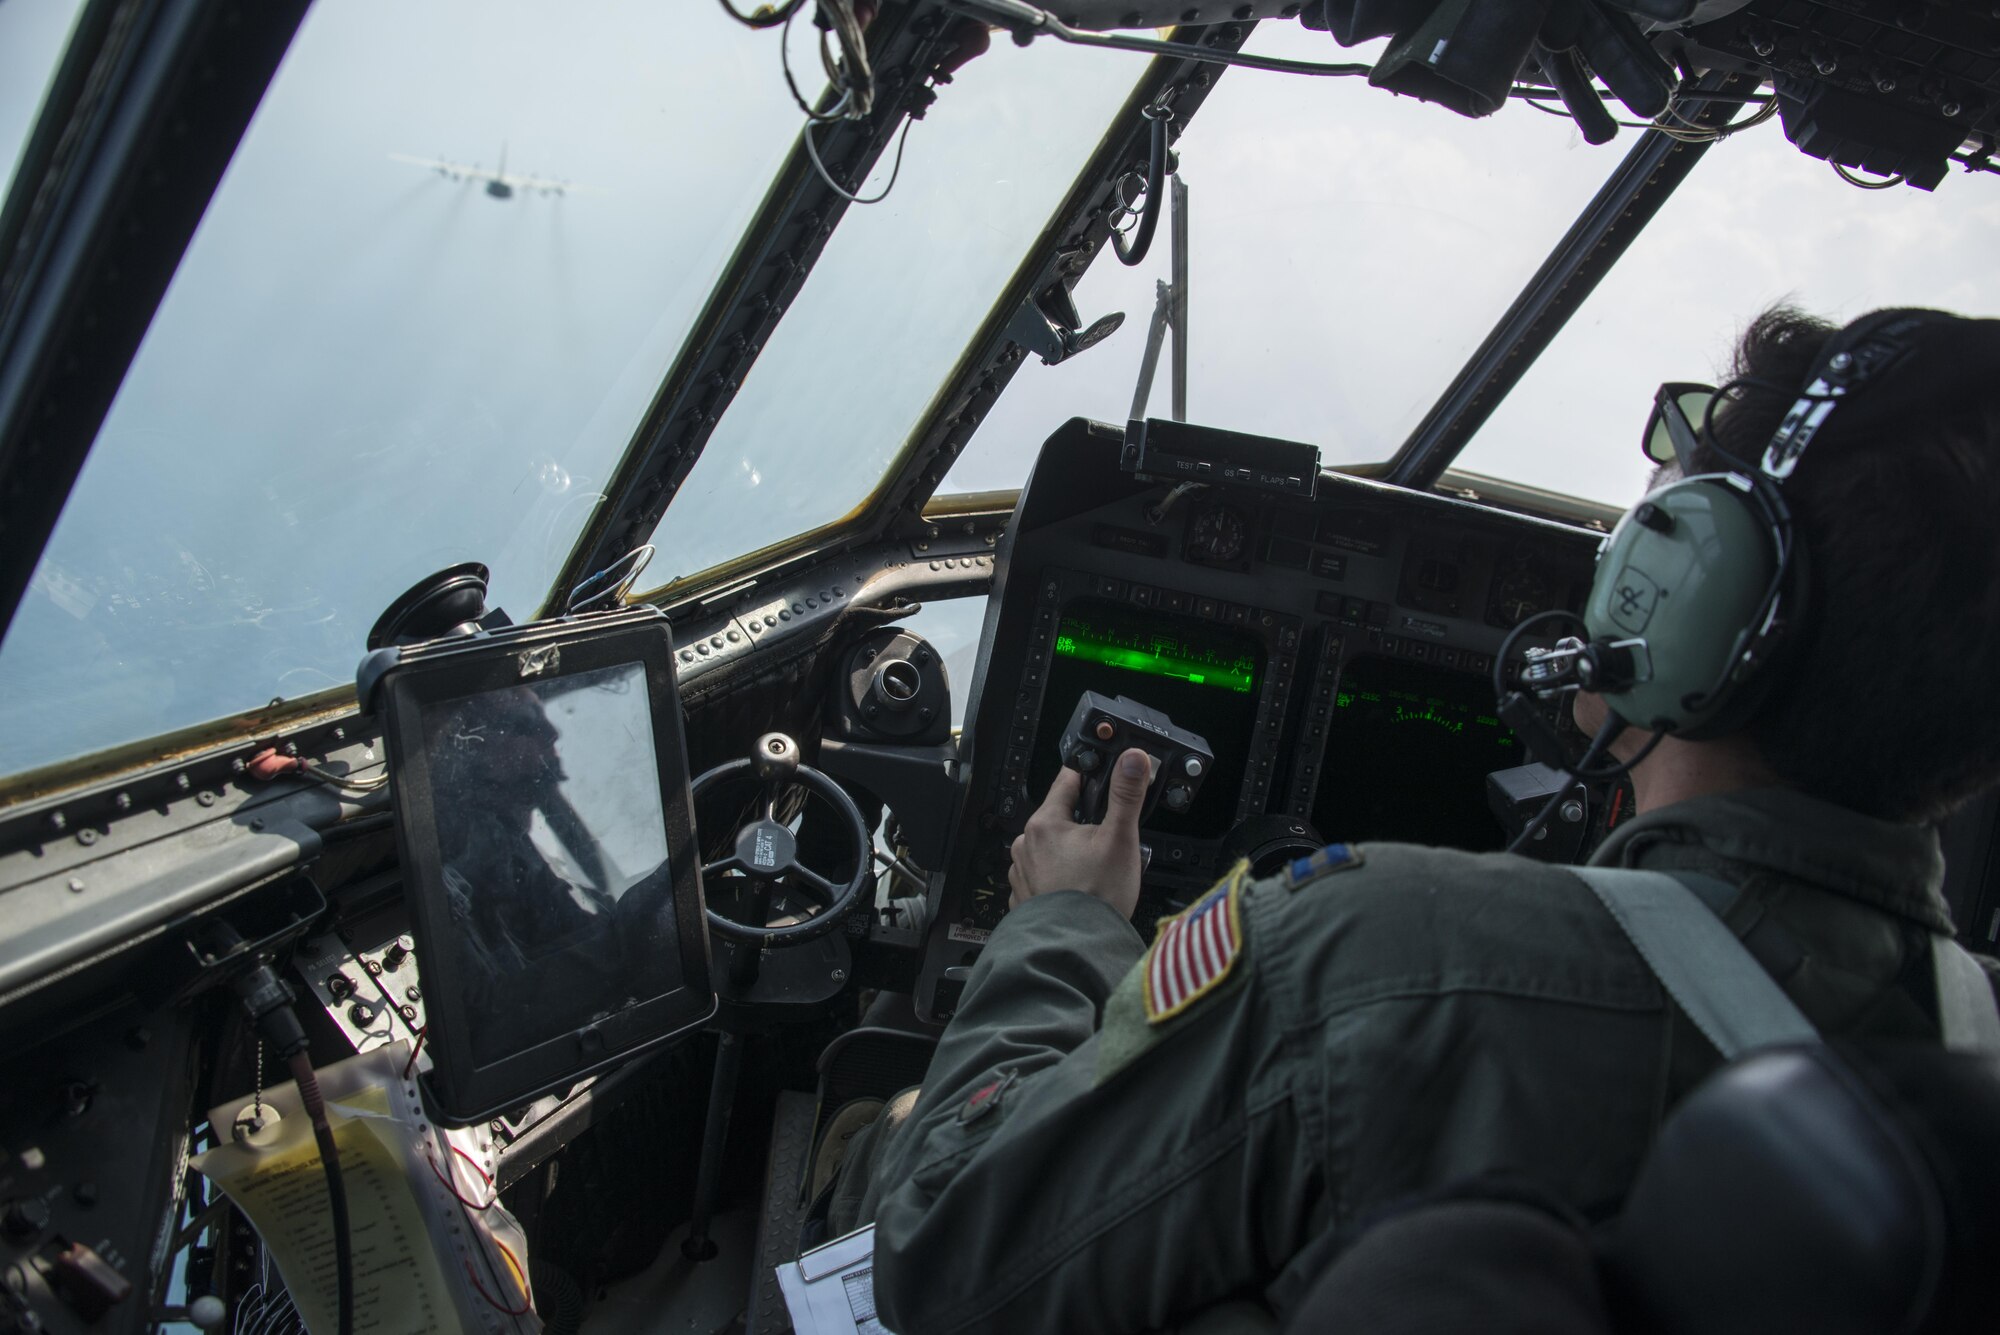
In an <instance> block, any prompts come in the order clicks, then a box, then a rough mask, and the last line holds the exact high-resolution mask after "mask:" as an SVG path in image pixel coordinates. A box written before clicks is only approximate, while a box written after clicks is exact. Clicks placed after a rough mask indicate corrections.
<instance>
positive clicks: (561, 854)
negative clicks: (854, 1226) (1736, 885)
mask: <svg viewBox="0 0 2000 1335" xmlns="http://www.w3.org/2000/svg"><path fill="white" fill-rule="evenodd" d="M1468 8H1469V7H1468V6H1465V5H1451V4H1437V5H1433V4H1430V3H1420V2H1418V0H1412V2H1411V3H1408V4H1402V5H1380V6H1374V5H1367V4H1355V3H1351V2H1343V0H1313V3H1309V4H1299V3H1282V4H1281V3H1278V2H1277V0H1256V2H1255V3H1245V4H1241V5H1231V4H1227V3H1213V4H1202V5H1191V4H1189V3H1188V0H1176V3H1174V4H1171V5H1167V4H1160V3H1155V2H1154V0H1118V3H1116V4H1112V3H1109V0H1073V2H1072V3H1071V4H1069V5H1068V7H1067V8H1066V9H1065V8H1064V7H1061V6H1058V7H1056V8H1054V9H1048V8H1044V7H1041V6H1039V5H1037V4H1031V3H1023V2H1022V0H771V3H766V4H763V5H761V6H759V7H756V8H754V9H753V8H748V7H746V0H719V5H718V4H717V3H698V4H685V5H671V6H669V5H660V4H650V5H649V4H643V3H637V2H636V0H635V2H634V3H630V4H609V5H604V6H593V7H592V8H591V10H590V12H589V13H587V14H586V13H583V12H577V11H575V10H574V9H573V7H563V6H556V5H547V4H538V3H533V0H520V3H512V4H506V5H492V4H488V3H483V2H481V3H473V2H472V0H464V2H463V3H456V2H454V3H439V4H436V5H426V6H421V7H414V8H412V7H403V8H400V9H394V10H392V9H390V8H386V7H383V6H379V5H369V4H365V3H361V2H360V0H317V3H308V2H307V0H260V2H259V3H256V4H245V3H241V0H0V72H4V76H5V77H4V78H0V83H5V84H7V85H9V87H8V88H7V89H5V90H0V171H5V172H6V173H7V174H4V175H0V180H4V181H5V182H6V184H7V191H6V195H5V204H4V211H0V534H4V541H0V628H4V631H5V639H4V640H0V1070H4V1072H5V1080H4V1092H0V1335H10V1333H11V1332H35V1331H47V1332H56V1333H58V1335H69V1333H70V1332H83V1331H93V1330H94V1331H119V1332H124V1331H131V1332H140V1331H146V1332H151V1331H175V1332H181V1331H189V1330H201V1331H218V1330H221V1331H231V1332H237V1333H238V1335H248V1333H249V1332H260V1333H264V1332H288V1331H304V1330H308V1329H310V1330H311V1331H313V1332H315V1335H334V1332H335V1331H339V1332H341V1335H345V1332H347V1331H348V1330H350V1329H352V1330H363V1329H372V1330H412V1331H415V1330H461V1329H463V1330H474V1329H478V1330H493V1331H500V1330H512V1329H523V1330H534V1329H542V1328H546V1329H548V1330H550V1331H552V1332H569V1331H586V1332H604V1333H605V1335H617V1333H619V1332H642V1331H656V1330H657V1331H666V1330H674V1331H694V1332H725V1331H745V1332H756V1333H757V1335H770V1333H773V1332H781V1331H786V1330H790V1329H792V1328H793V1317H792V1315H791V1313H790V1311H789V1310H788V1308H787V1305H786V1302H785V1297H784V1294H783V1293H782V1292H781V1286H780V1283H779V1279H778V1274H779V1271H780V1269H781V1268H782V1267H783V1266H785V1265H786V1264H787V1263H790V1262H793V1261H796V1259H797V1258H798V1256H799V1253H800V1244H801V1225H802V1222H803V1220H804V1217H805V1213H806V1211H807V1207H808V1206H809V1204H810V1203H811V1197H812V1195H813V1194H814V1193H813V1190H812V1188H813V1182H812V1173H813V1157H814V1148H815V1146H816V1144H817V1143H818V1141H819V1139H820V1137H821V1135H822V1134H823V1133H824V1131H825V1129H826V1127H827V1124H828V1122H829V1120H830V1118H831V1116H832V1114H833V1112H834V1111H835V1110H836V1109H837V1108H838V1107H839V1106H840V1105H841V1104H842V1103H843V1102H844V1101H845V1100H846V1099H848V1098H850V1097H852V1096H853V1095H854V1094H856V1093H861V1092H872V1093H876V1094H878V1095H886V1094H889V1093H893V1092H895V1091H896V1090H897V1089H901V1088H903V1087H905V1086H908V1085H912V1084H916V1083H918V1082H919V1081H920V1080H921V1078H922V1074H923V1070H924V1066H925V1061H926V1058H927V1056H928V1052H929V1048H930V1045H931V1044H932V1043H933V1042H934V1041H935V1037H936V1035H937V1034H938V1032H940V1030H941V1029H942V1027H943V1026H944V1025H946V1024H947V1023H948V1022H949V1021H950V1020H951V1018H952V1016H953V1014H954V1013H955V1011H956V1009H957V1006H958V1002H959V999H960V996H961V994H962V993H963V991H964V989H965V986H966V982H967V979H968V978H969V977H970V974H971V971H972V969H973V967H974V966H975V965H976V964H977V962H978V960H979V958H980V955H981V952H982V949H983V948H984V946H985V944H986V942H987V941H988V939H989V937H990V936H991V935H992V933H993V931H994V930H995V928H996V927H997V926H998V925H999V923H1000V922H1001V920H1002V918H1003V917H1004V916H1005V914H1006V913H1007V912H1008V900H1009V881H1008V868H1009V852H1008V849H1009V844H1010V841H1011V840H1012V839H1013V838H1015V837H1016V836H1018V835H1019V834H1020V833H1021V831H1022V830H1023V828H1024V826H1025V824H1026V821H1027V820H1028V817H1029V816H1030V814H1031V813H1032V812H1033V811H1034V810H1035V809H1036V807H1037V806H1038V805H1039V804H1040V802H1041V800H1042V797H1043V794H1044V793H1046V792H1047V791H1048V788H1049V786H1050V783H1051V782H1052V780H1053V779H1054V778H1055V776H1056V775H1057V773H1058V772H1059V771H1060V770H1061V769H1062V767H1064V766H1065V765H1068V766H1069V767H1071V768H1073V769H1077V770H1079V771H1081V772H1082V773H1083V774H1084V776H1085V779H1084V782H1085V789H1084V791H1085V792H1086V794H1087V795H1088V794H1089V793H1090V792H1091V791H1092V790H1091V787H1090V784H1091V782H1092V779H1091V776H1092V774H1093V773H1094V772H1095V771H1097V770H1099V769H1101V768H1102V767H1103V766H1105V765H1106V764H1108V763H1109V758H1110V757H1111V756H1114V755H1115V754H1116V746H1117V745H1121V744H1123V743H1124V742H1126V741H1134V740H1136V741H1138V742H1139V743H1140V744H1142V745H1144V746H1145V747H1146V748H1147V749H1148V750H1150V751H1152V752H1153V753H1154V755H1155V757H1156V759H1157V760H1158V761H1159V762H1160V763H1159V764H1158V765H1157V766H1156V768H1155V772H1154V773H1155V777H1154V780H1153V783H1152V787H1151V789H1150V791H1149V795H1148V808H1147V811H1148V814H1147V816H1146V818H1145V821H1144V823H1143V827H1142V834H1143V839H1144V872H1143V878H1142V890H1141V898H1140V904H1139V908H1138V911H1137V913H1136V914H1135V916H1134V921H1135V924H1136V925H1137V926H1138V928H1139V930H1140V932H1141V934H1142V935H1144V936H1148V937H1150V935H1151V933H1152V931H1153V927H1154V924H1155V923H1156V922H1158V921H1159V920H1160V919H1161V918H1162V917H1164V916H1166V915H1170V914H1174V913H1178V912H1179V911H1181V910H1183V909H1185V908H1187V907H1188V906H1189V904H1190V903H1191V902H1193V901H1194V900H1195V899H1196V898H1197V897H1199V896H1200V895H1201V894H1202V892H1203V891H1204V890H1206V889H1207V888H1208V887H1209V886H1210V885H1212V884H1214V883H1215V882H1216V881H1217V879H1218V878H1219V877H1221V876H1223V875H1225V874H1226V873H1228V872H1229V871H1230V869H1231V868H1232V867H1234V866H1236V865H1237V864H1238V863H1239V861H1240V860H1245V859H1247V860H1248V862H1249V864H1250V867H1251V869H1252V872H1253V873H1254V874H1258V875H1264V874H1269V873H1272V872H1274V871H1277V870H1279V869H1281V868H1283V867H1285V866H1287V865H1288V864H1290V863H1292V862H1293V861H1294V860H1296V859H1299V858H1302V857H1309V856H1310V855H1311V854H1312V853H1313V852H1314V850H1316V849H1319V848H1320V847H1321V846H1322V845H1325V844H1327V843H1329V842H1332V841H1342V842H1350V843H1354V842H1358V843H1362V844H1366V843H1368V842H1382V841H1400V842H1413V843H1422V844H1433V845H1440V846H1444V847H1449V848H1459V849H1467V850H1478V851H1485V850H1498V849H1501V848H1503V847H1506V846H1507V845H1509V844H1510V843H1513V842H1517V841H1519V842H1520V843H1521V846H1522V848H1523V851H1525V852H1526V853H1527V854H1528V855H1529V856H1532V857H1536V858H1541V859H1544V860H1547V861H1551V862H1560V863H1574V862H1579V861H1581V860H1583V859H1584V858H1586V857H1587V856H1588V855H1589V853H1590V851H1591V850H1592V849H1593V848H1594V847H1596V845H1597V844H1598V843H1599V842H1600V841H1601V840H1602V839H1603V838H1604V837H1605V836H1606V835H1607V834H1608V833H1609V832H1610V831H1612V830H1614V829H1615V828H1617V827H1618V825H1619V824H1620V823H1621V822H1623V821H1624V820H1626V819H1628V818H1629V817H1630V816H1631V814H1632V807H1633V799H1632V794H1631V791H1630V786H1629V783H1628V782H1625V781H1623V780H1612V781H1609V782H1605V783H1592V784H1584V785H1581V786H1578V787H1577V788H1576V789H1575V790H1574V791H1572V790H1571V789H1570V788H1569V786H1568V785H1567V783H1566V782H1565V781H1564V780H1563V776H1561V775H1560V774H1559V773H1557V772H1556V771H1553V770H1551V769H1549V768H1548V767H1547V766H1546V765H1539V764H1537V762H1536V760H1535V757H1534V755H1533V754H1531V748H1530V747H1529V746H1528V745H1526V744H1525V742H1524V740H1523V738H1522V736H1521V735H1520V733H1519V730H1518V729H1516V728H1515V727H1511V726H1509V724H1508V722H1506V721H1504V720H1503V719H1502V717H1501V716H1500V710H1499V707H1498V704H1497V699H1498V697H1497V695H1496V689H1495V688H1496V682H1504V681H1506V680H1510V679H1511V678H1510V677H1509V674H1510V673H1512V672H1515V671H1516V670H1518V668H1519V666H1520V664H1521V663H1522V662H1523V661H1524V659H1525V656H1526V655H1527V654H1528V653H1529V652H1530V651H1533V650H1537V649H1544V648H1547V647H1548V646H1550V645H1552V644H1553V643H1554V642H1555V640H1556V638H1557V636H1558V635H1559V634H1560V629H1559V628H1560V625H1561V615H1560V614H1564V613H1567V614H1571V615H1580V614H1581V612H1582V610H1583V606H1584V602H1585V599H1586V596H1587V595H1588V593H1589V591H1590V587H1591V580H1592V572H1593V566H1594V562H1595V559H1596V555H1597V552H1598V549H1599V545H1600V543H1601V542H1602V541H1603V539H1604V537H1605V535H1606V534H1607V533H1608V532H1609V531H1610V529H1611V527H1612V526H1613V525H1614V524H1615V523H1616V522H1617V520H1618V517H1619V515H1620V514H1621V512H1622V511H1623V510H1624V508H1625V507H1626V506H1627V505H1628V504H1630V503H1631V502H1633V501H1635V500H1637V499H1638V497H1639V496H1640V495H1641V494H1642V493H1643V492H1644V491H1645V490H1646V487H1647V483H1648V478H1649V476H1650V475H1651V470H1652V469H1653V467H1654V462H1653V461H1651V460H1649V459H1647V458H1646V457H1645V456H1644V454H1643V452H1642V451H1641V450H1639V449H1637V448H1634V447H1635V446H1636V445H1637V444H1638V443H1639V441H1638V437H1639V436H1640V434H1641V433H1640V429H1639V428H1640V426H1641V424H1642V422H1643V421H1644V418H1645V414H1646V409H1647V405H1648V403H1649V402H1650V400H1651V395H1652V392H1653V386H1655V385H1657V384H1659V383H1660V382H1661V381H1663V380H1674V379H1678V378H1685V377H1687V376H1699V375H1701V374H1704V373H1705V372H1706V371H1708V370H1712V369H1714V367H1715V365H1716V362H1717V359H1719V358H1723V357H1726V355H1727V350H1728V347H1729V342H1730V339H1731V337H1732V335H1733V333H1734V331H1735V330H1736V329H1738V328H1740V326H1741V325H1742V324H1743V323H1744V322H1745V321H1747V320H1748V319H1750V318H1751V317H1752V316H1754V315H1755V314H1756V313H1757V312H1758V310H1759V309H1761V308H1762V307H1763V306H1767V305H1770V304H1772V303H1773V302H1777V301H1793V302H1796V303H1799V304H1801V305H1803V306H1806V307H1808V308H1818V309H1824V310H1827V311H1830V312H1840V313H1846V314H1850V315H1851V314H1858V313H1860V312H1862V311H1865V310H1868V309H1871V308H1873V307H1876V306H1885V305H1932V306H1938V307H1948V308H1952V309H1958V310H1965V311H1968V312H1971V313H1976V314H1986V313H1993V312H1996V311H2000V269H1996V268H1995V266H1993V265H1992V264H1991V262H1990V257H1991V256H1992V255H1993V254H1994V252H1995V248H1996V244H2000V183H1996V182H1993V181H1989V180H1987V179H1986V177H1987V176H1989V175H1992V174H1994V173H1995V172H2000V163H1996V155H2000V11H1996V10H1993V9H1992V8H1991V7H1989V6H1984V5H1970V6H1967V5H1953V4H1944V3H1933V2H1926V0H1917V2H1915V3H1904V2H1901V0H1561V2H1559V3H1553V4H1552V3H1548V2H1547V0H1507V3H1506V4H1504V5H1497V4H1496V5H1491V6H1480V7H1479V8H1481V9H1486V10H1490V11H1495V12H1498V11H1502V10H1504V11H1506V12H1508V13H1509V14H1514V13H1515V11H1518V15H1516V17H1515V18H1514V19H1512V20H1510V22H1509V23H1506V24H1499V25H1497V27H1495V28H1491V29H1489V28H1484V27H1482V28H1480V29H1479V30H1478V31H1477V32H1476V33H1468V34H1466V35H1465V39H1464V40H1463V41H1456V40H1455V39H1456V38H1457V36H1459V34H1458V31H1457V29H1455V28H1454V27H1453V26H1452V25H1453V24H1455V23H1459V22H1462V21H1465V20H1464V19H1463V11H1466V10H1467V9H1468ZM1454 15H1457V16H1458V17H1454ZM1446 52H1448V53H1449V54H1448V56H1447V55H1445V54H1441V53H1446ZM7 155H11V156H7ZM482 155H483V156H482ZM488 161H490V162H492V163H493V164H495V165H493V166H490V167H489V166H486V165H484V164H485V162H488ZM1537 619H1539V620H1537ZM1523 623H1532V624H1531V625H1529V626H1526V627H1524V625H1523ZM1517 628H1518V629H1520V630H1521V631H1523V632H1525V633H1517ZM1540 628H1546V629H1547V632H1548V633H1547V634H1542V633H1540ZM1517 721H1518V720H1517ZM1535 726H1536V727H1537V728H1539V729H1541V730H1544V732H1545V735H1546V736H1547V737H1549V738H1553V739H1554V742H1555V744H1556V745H1558V746H1560V747H1562V748H1565V749H1566V750H1567V751H1568V752H1569V754H1570V755H1571V757H1572V758H1574V757H1575V756H1576V755H1579V754H1581V753H1582V752H1583V751H1584V749H1585V747H1586V746H1587V744H1588V743H1589V741H1590V739H1589V737H1588V736H1586V735H1585V734H1584V733H1582V732H1580V731H1578V729H1577V728H1576V726H1575V724H1574V723H1573V722H1572V721H1571V719H1570V717H1569V714H1568V711H1567V709H1566V708H1565V707H1561V706H1560V705H1559V704H1557V703H1550V704H1548V705H1547V706H1546V707H1545V708H1541V709H1540V714H1539V716H1538V719H1537V721H1536V722H1535ZM1829 726H1838V721H1837V720H1830V721H1829ZM1119 739H1122V741H1121V740H1119ZM1996 828H2000V806H1996V804H1995V802H1994V801H1993V800H1991V799H1990V798H1989V799H1986V800H1982V801H1979V802H1976V803H1974V804H1972V805H1971V806H1969V807H1967V808H1965V809H1964V810H1963V811H1961V812H1960V813H1959V814H1958V815H1957V816H1955V817H1954V818H1953V819H1952V821H1951V822H1950V824H1949V825H1948V826H1947V827H1946V828H1945V830H1944V840H1945V848H1946V854H1947V865H1948V879H1947V884H1946V894H1947V897H1948V899H1949V900H1950V902H1951V905H1952V908H1953V912H1954V917H1955V919H1956V921H1957V923H1958V925H1959V930H1960V937H1961V939H1962V940H1963V941H1964V942H1965V943H1966V945H1967V946H1968V948H1971V949H1976V950H1982V951H1990V950H1991V949H1992V948H1993V947H1994V944H1995V942H1996V941H2000V852H1996V843H1995V834H1996ZM891 1014H893V1016H894V1019H893V1022H890V1021H885V1020H884V1019H883V1018H881V1017H883V1016H885V1015H891ZM315 1073H316V1074H315ZM329 1108H330V1109H332V1110H333V1111H334V1113H335V1114H336V1116H335V1117H334V1118H333V1119H331V1120H329V1119H328V1117H327V1110H328V1109H329ZM336 1124H337V1126H336ZM329 1127H334V1128H335V1129H338V1130H339V1136H338V1144H339V1146H340V1153H339V1158H340V1160H341V1161H342V1162H343V1164H344V1168H343V1169H342V1175H343V1176H344V1178H345V1185H344V1187H343V1188H342V1191H343V1192H344V1195H345V1197H346V1198H351V1201H345V1200H344V1202H343V1203H342V1204H341V1205H340V1206H339V1207H338V1217H337V1218H336V1215H335V1211H334V1208H333V1207H332V1206H331V1205H330V1204H329V1192H328V1188H327V1186H326V1185H324V1184H323V1183H322V1178H321V1174H320V1170H319V1168H318V1167H317V1165H318V1163H319V1162H320V1161H321V1156H322V1155H323V1152H324V1149H325V1146H326V1145H327V1144H328V1143H329V1141H331V1140H333V1139H335V1137H334V1131H333V1130H330V1129H328V1128H329ZM322 1132H324V1133H325V1134H324V1136H322V1134H321V1133H322ZM301 1165H304V1167H303V1168H302V1167H301ZM307 1169H310V1171H307ZM328 1176H329V1177H330V1176H332V1175H331V1174H329V1175H328ZM397 1184H400V1185H397ZM496 1204H497V1205H499V1206H502V1207H504V1208H503V1209H500V1210H497V1211H494V1210H492V1207H493V1206H494V1205H496ZM398 1257H401V1258H405V1259H407V1258H412V1257H421V1258H425V1259H423V1260H421V1261H419V1260H410V1261H409V1263H408V1265H407V1266H402V1263H401V1262H400V1261H398V1262H397V1263H396V1264H395V1265H391V1264H390V1263H389V1261H390V1259H393V1258H398ZM370 1258H372V1260H373V1265H372V1266H371V1265H370V1264H368V1263H367V1262H368V1260H369V1259H370ZM399 1267H400V1268H399ZM863 1328H864V1329H865V1328H866V1327H865V1326H864V1327H863ZM874 1328H875V1329H880V1326H879V1325H878V1326H876V1327H874Z"/></svg>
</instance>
